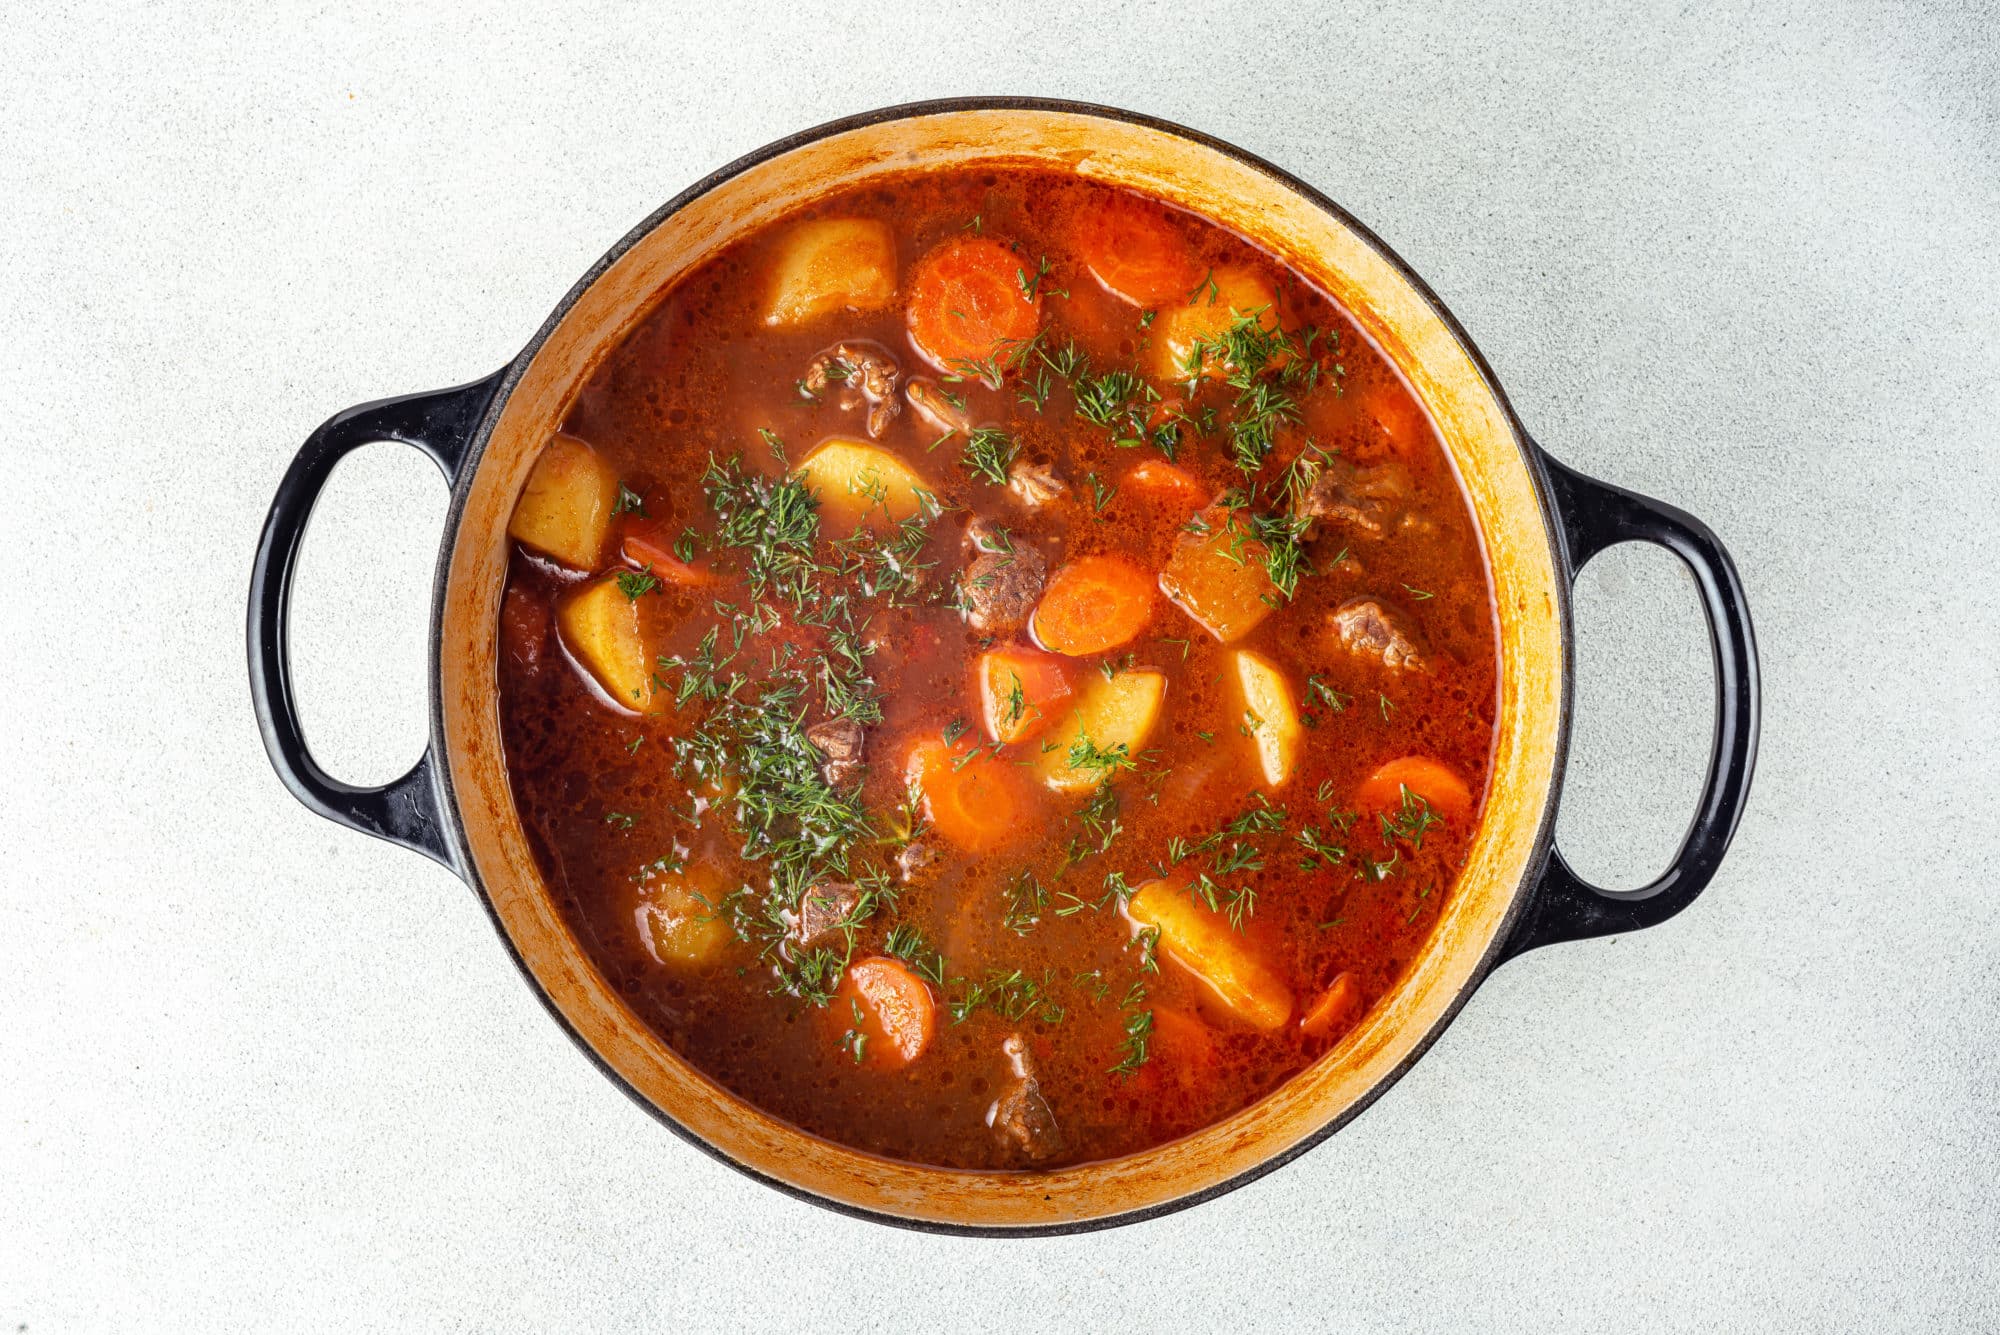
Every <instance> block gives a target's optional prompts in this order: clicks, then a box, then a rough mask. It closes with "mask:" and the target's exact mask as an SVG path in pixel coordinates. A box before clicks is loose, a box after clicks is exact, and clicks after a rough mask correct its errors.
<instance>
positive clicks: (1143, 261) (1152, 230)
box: [1072, 195, 1202, 307]
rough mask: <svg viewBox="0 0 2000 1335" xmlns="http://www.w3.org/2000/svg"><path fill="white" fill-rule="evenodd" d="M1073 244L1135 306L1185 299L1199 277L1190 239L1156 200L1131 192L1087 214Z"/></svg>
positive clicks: (1085, 261)
mask: <svg viewBox="0 0 2000 1335" xmlns="http://www.w3.org/2000/svg"><path fill="white" fill-rule="evenodd" d="M1072 245H1073V246H1074V247H1075V249H1076V253H1077V255H1078V256H1079V257H1080V258H1081V259H1082V260H1083V264H1084V267H1085V268H1086V269H1089V270H1090V273H1091V276H1092V277H1093V278H1095V279H1097V281H1098V282H1100V283H1102V284H1103V285H1104V288H1105V290H1106V291H1107V292H1110V293H1111V294H1112V295H1113V296H1116V297H1122V298H1123V299H1124V300H1126V301H1129V302H1131V303H1132V304H1133V305H1135V306H1154V307H1157V306H1160V305H1162V304H1164V303H1166V302H1169V301H1180V302H1184V301H1186V300H1187V297H1188V292H1189V291H1190V290H1191V289H1192V288H1193V287H1194V285H1195V284H1196V283H1198V282H1200V281H1201V275H1202V270H1201V267H1200V265H1199V264H1198V263H1197V262H1196V260H1195V256H1194V251H1193V249H1192V248H1190V247H1189V245H1188V243H1187V239H1186V238H1185V237H1183V236H1182V235H1181V234H1180V232H1179V231H1177V230H1176V229H1175V227H1174V225H1173V224H1172V223H1171V222H1169V221H1168V220H1167V218H1166V216H1165V215H1164V214H1163V213H1161V211H1160V210H1159V208H1158V207H1157V206H1155V205H1151V204H1147V203H1144V202H1142V201H1140V200H1137V199H1133V198H1131V197H1129V196H1124V195H1121V196H1118V197H1116V198H1114V199H1113V200H1111V201H1110V202H1109V203H1108V204H1106V205H1105V206H1103V207H1101V208H1093V209H1091V210H1090V211H1089V212H1088V213H1087V214H1085V215H1084V217H1083V220H1082V222H1081V223H1080V224H1079V226H1078V227H1077V229H1076V235H1075V237H1074V239H1073V241H1072Z"/></svg>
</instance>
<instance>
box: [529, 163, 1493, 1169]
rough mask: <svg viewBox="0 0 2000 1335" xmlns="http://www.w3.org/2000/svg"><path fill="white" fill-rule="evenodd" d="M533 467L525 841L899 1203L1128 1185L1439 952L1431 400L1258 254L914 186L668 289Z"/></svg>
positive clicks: (821, 218) (721, 1043)
mask: <svg viewBox="0 0 2000 1335" xmlns="http://www.w3.org/2000/svg"><path fill="white" fill-rule="evenodd" d="M823 224H828V225H823ZM1190 331H1192V332H1190ZM1169 345H1172V347H1173V349H1175V350H1173V351H1171V352H1169V351H1163V348H1167V347H1168V346H1169ZM816 361H817V362H818V366H817V370H815V363H816ZM890 372H893V378H891V377H890V375H889V373H890ZM917 382H922V383H920V384H919V383H917ZM920 401H921V404H924V405H928V406H929V407H930V408H931V409H933V410H934V411H933V412H932V413H928V414H927V412H926V411H925V409H924V407H923V406H920ZM889 405H894V407H893V409H892V408H891V407H890V406H889ZM871 427H873V428H876V429H878V430H879V434H871ZM564 434H565V436H566V437H567V438H568V439H566V440H563V441H562V442H561V443H560V444H558V445H552V447H551V448H550V450H549V451H548V452H547V453H546V454H545V455H544V458H543V461H542V463H541V464H540V465H538V468H537V473H536V477H535V478H534V479H533V480H531V483H530V487H529V490H528V492H527V494H526V495H525V497H524V499H523V501H522V503H521V508H520V509H519V510H518V511H517V513H516V516H515V523H514V525H513V531H514V532H515V534H516V537H517V539H518V540H517V542H516V546H515V551H514V554H513V557H512V563H511V568H510V571H509V576H508V589H507V594H506V599H505V602H504V605H503V613H502V621H501V640H502V654H501V681H500V699H501V712H502V722H503V726H504V734H505V739H506V748H507V763H508V769H509V773H510V775H511V778H512V782H513V785H514V792H515V796H516V800H517V802H518V805H519V809H520V812H521V816H522V819H523V821H524V823H525V825H526V828H527V830H528V832H529V835H530V838H531V840H532V842H533V844H534V846H535V849H536V852H537V856H538V857H539V859H540V861H541V864H542V867H543V869H544V871H545V873H546V875H547V878H548V881H549V884H550V885H551V887H552V888H553V891H554V893H555V894H556V895H557V896H558V897H559V899H560V901H561V903H562V905H563V908H564V910H565V911H566V913H567V915H568V917H569V920H570V922H571V924H572V926H573V927H574V928H575V930H576V931H577V933H578V935H579V936H580V937H581V939H582V940H583V941H584V942H585V944H586V946H587V947H588V949H589V951H590V953H591V955H592V956H593V958H594V959H595V961H596V963H597V965H598V967H599V968H600V969H601V970H602V971H603V973H604V975H605V976H606V978H608V979H609V980H611V982H612V983H613V984H614V985H615V986H616V987H617V988H618V989H619V990H620V991H621V992H622V993H623V995H624V996H625V997H626V999H627V1000H628V1002H629V1003H630V1004H631V1005H632V1007H633V1008H634V1010H635V1011H636V1012H637V1013H638V1014H639V1015H640V1016H642V1017H643V1018H644V1019H645V1021H646V1022H647V1023H648V1024H649V1025H651V1026H652V1027H653V1029H654V1030H655V1031H657V1032H658V1034H659V1035H660V1036H661V1038H662V1039H663V1040H664V1041H665V1042H666V1043H668V1044H669V1045H670V1046H671V1047H672V1048H673V1049H674V1050H675V1051H676V1052H678V1053H680V1054H681V1055H682V1056H684V1057H685V1058H686V1059H687V1060H689V1061H690V1062H692V1063H693V1064H694V1065H695V1066H697V1067H698V1068H700V1069H701V1070H702V1071H704V1072H706V1073H707V1074H708V1075H709V1076H711V1077H712V1078H713V1079H715V1080H716V1081H718V1082H719V1083H721V1084H722V1085H724V1086H726V1087H728V1088H729V1089H731V1090H733V1091H735V1092H736V1093H737V1094H739V1095H741V1096H742V1097H744V1098H745V1099H747V1100H749V1101H750V1102H752V1103H754V1104H756V1105H757V1106H759V1107H761V1108H763V1109H765V1110H767V1111H769V1112H770V1113H773V1114H775V1115H777V1116H779V1117H782V1118H784V1119H786V1120H787V1121H789V1122H791V1123H793V1124H795V1125H797V1126H799V1127H801V1128H803V1129H805V1130H807V1131H810V1132H813V1133H816V1134H818V1135H821V1136H825V1137H827V1138H829V1139H831V1140H835V1141H839V1142H841V1143H843V1144H847V1145H850V1146H854V1147H856V1148H858V1149H862V1150H867V1151H872V1152H876V1153H879V1154H883V1155H888V1156H892V1157H894V1158H898V1159H905V1160H912V1161H916V1162H921V1163H928V1164H937V1165H945V1166H950V1167H961V1168H983V1169H991V1168H1018V1169H1023V1170H1033V1169H1037V1168H1046V1167H1052V1166H1058V1165H1062V1164H1070V1163H1076V1162H1082V1161H1088V1160H1095V1159H1103V1158H1108V1157H1113V1156H1117V1155H1123V1154H1129V1153H1132V1152H1135V1151H1139V1150H1143V1149H1146V1148H1148V1147H1150V1146H1154V1145H1157V1144H1160V1143H1161V1142H1164V1141H1167V1140H1171V1139H1173V1138H1175V1137H1179V1136H1182V1135H1185V1134H1187V1133H1189V1132H1192V1131H1195V1130H1197V1129H1199V1128H1201V1127H1203V1126H1205V1125H1207V1124H1209V1123H1212V1122H1214V1121H1216V1120H1218V1119H1220V1118H1223V1117H1226V1116H1228V1115H1229V1114H1231V1113H1233V1112H1236V1111H1237V1110H1239V1109H1241V1108H1243V1107H1245V1106H1246V1105H1248V1104H1250V1103H1252V1102H1253V1101H1255V1100H1256V1099H1258V1098H1260V1097H1261V1096H1263V1095H1265V1094H1267V1093H1269V1092H1271V1091H1272V1090H1273V1089H1275V1088H1276V1087H1277V1086H1279V1085H1280V1084H1282V1083H1283V1082H1284V1081H1285V1080H1286V1079H1287V1078H1289V1077H1290V1076H1292V1075H1294V1074H1295V1073H1297V1072H1298V1071H1299V1070H1301V1069H1302V1068H1303V1067H1305V1066H1306V1065H1307V1064H1308V1063H1310V1062H1312V1061H1313V1060H1315V1059H1316V1058H1318V1057H1319V1056H1321V1055H1322V1054H1324V1053H1325V1052H1327V1051H1329V1050H1330V1049H1331V1048H1332V1047H1334V1046H1335V1045H1336V1044H1337V1043H1339V1041H1340V1040H1341V1038H1342V1036H1343V1035H1345V1034H1346V1033H1347V1032H1348V1031H1349V1030H1350V1029H1351V1028H1352V1027H1353V1026H1354V1025H1355V1024H1356V1023H1357V1022H1358V1021H1359V1020H1360V1018H1361V1017H1362V1016H1363V1015H1364V1014H1365V1013H1366V1010H1367V1008H1368V1007H1369V1006H1370V1005H1371V1004H1373V1003H1374V1002H1375V1001H1377V1000H1378V999H1380V998H1381V997H1382V996H1383V994H1384V993H1386V992H1387V991H1388V990H1389V989H1390V988H1392V987H1393V986H1394V985H1395V983H1396V981H1397V979H1398V978H1399V977H1400V976H1401V975H1402V973H1403V971H1404V970H1405V969H1406V968H1407V967H1408V966H1409V964H1410V961H1411V960H1412V958H1413V957H1414V956H1415V955H1416V954H1417V952H1419V951H1420V950H1422V949H1423V946H1424V942H1425V940H1426V938H1427V936H1428V934H1429V933H1430V931H1431V929H1432V926H1433V925H1434V923H1435V922H1436V921H1437V919H1438V915H1439V913H1440V911H1441V910H1442V908H1443V907H1444V905H1445V903H1446V901H1447V900H1448V898H1449V896H1450V895H1451V893H1452V889H1453V882H1454V880H1455V878H1456V877H1457V875H1458V872H1459V870H1460V868H1461V866H1462V863H1463V860H1464V856H1465V851H1466V848H1467V846H1468V843H1469V840H1470V838H1471V834H1472V830H1473V825H1474V822H1475V821H1476V819H1477V815H1478V809H1479V804H1480V801H1481V798H1482V794H1483V791H1484V786H1485V781H1486V774H1487V767H1488V756H1489V752H1490V749H1491V746H1492V739H1493V725H1494V707H1495V706H1494V702H1495V669H1496V657H1497V644H1496V639H1495V631H1494V617H1493V611H1492V605H1491V598H1492V594H1491V588H1490V585H1489V582H1488V578H1487V574H1486V569H1485V565H1484V561H1483V558H1482V553H1481V549H1480V545H1479V541H1478V537H1477V534H1476V531H1475V529H1474V526H1473V524H1472V521H1471V518H1470V516H1469V514H1468V512H1467V508H1466V504H1465V501H1464V498H1463V496H1462V494H1461V492H1460V490H1459V488H1458V485H1457V481H1456V478H1455V475H1454V473H1453V471H1452V469H1451V466H1450V464H1449V462H1448V460H1447V458H1446V456H1445V454H1444V451H1443V449H1442V447H1441V445H1440V442H1439V440H1438V438H1437V436H1436V433H1435V429H1434V427H1433V425H1432V424H1431V422H1430V420H1429V419H1428V417H1427V416H1426V414H1425V413H1424V410H1423V408H1422V407H1421V405H1420V404H1419V403H1418V402H1417V400H1416V399H1415V398H1414V396H1413V395H1412V394H1411V392H1410V390H1409V389H1408V387H1407V386H1406V385H1405V384H1404V383H1403V382H1402V380H1401V379H1400V378H1399V377H1398V375H1397V373H1396V371H1395V370H1394V368H1393V367H1392V366H1391V365H1390V364H1389V362H1388V361H1387V360H1386V359H1385V358H1384V357H1383V355H1382V354H1381V353H1380V351H1379V350H1377V349H1376V348H1375V347H1374V346H1373V345H1372V344H1371V342H1370V341H1369V340H1368V338H1367V337H1366V336H1365V335H1364V334H1363V333H1362V331H1361V329H1360V328H1359V326H1358V325H1357V324H1356V323H1355V322H1354V320H1353V319H1352V318H1351V317H1350V316H1349V315H1348V314H1347V313H1346V312H1345V311H1343V310H1342V309H1341V308H1340V307H1339V306H1338V305H1337V304H1335V303H1334V302H1333V301H1331V300H1330V299H1329V298H1328V297H1327V296H1326V295H1325V294H1324V293H1322V292H1321V291H1319V290H1317V289H1316V288H1314V287H1313V286H1312V285H1311V284H1309V283H1308V282H1306V281H1305V280H1304V279H1302V278H1301V277H1300V276H1299V275H1298V274H1297V273H1295V272H1293V271H1292V270H1290V269H1289V268H1287V266H1286V265H1285V264H1284V263H1283V262H1282V261H1281V260H1280V259H1278V258H1277V257H1275V256H1273V255H1270V254H1268V253H1266V252H1263V251H1261V250H1259V249H1257V248H1255V247H1254V246H1252V245H1250V244H1249V243H1247V242H1246V241H1245V240H1244V239H1243V238H1241V237H1239V236H1237V235H1235V234H1233V233H1231V232H1229V231H1227V230H1224V229H1222V228H1220V227H1218V226H1216V225H1214V224H1211V223H1208V222H1206V221H1204V220H1202V219H1200V218H1198V217H1195V216H1192V215H1190V214H1187V213H1184V212H1179V211H1176V210H1173V209H1170V208H1168V207H1166V206H1163V205H1159V204H1156V203H1153V202H1151V201H1147V200H1143V199H1140V198H1137V197H1135V196H1130V195H1125V194H1122V193H1119V192H1116V191H1114V190H1112V189H1110V188H1107V187H1105V186H1101V185H1097V184H1093V183H1089V182H1085V181H1082V180H1079V179H1076V178H1073V177H1069V176H1065V175H1060V174H1055V173H1048V172H1043V171H1031V170H1003V171H981V172H964V171H940V172H930V173H924V174H919V175H912V176H910V177H908V178H904V179H898V180H895V181H892V182H889V183H884V184H878V185H875V186H872V187H870V188H868V189H865V190H860V191H856V192H852V193H848V194H843V195H838V196H832V197H829V198H827V199H825V200H822V201H820V202H818V203H816V204H815V205H813V206H812V207H810V208H808V209H805V210H803V211H801V212H800V213H798V214H796V215H794V216H792V217H789V218H787V219H785V220H783V221H781V222H779V223H776V224H774V225H772V226H769V227H766V228H763V229H761V230H759V231H757V232H754V233H751V234H749V235H747V236H745V237H744V238H742V239H741V240H740V241H738V242H737V243H735V244H733V245H731V246H730V247H728V248H727V249H726V250H724V251H723V252H722V253H720V254H719V255H717V256H716V257H715V258H714V259H712V260H711V261H710V262H708V263H707V264H705V265H703V266H702V267H701V268H699V269H697V270H695V271H694V272H692V273H690V274H689V275H687V276H686V277H685V278H684V279H683V280H682V281H680V282H679V283H678V284H676V285H675V286H674V287H673V288H672V289H671V290H669V291H667V292H665V293H663V294H662V297H661V300H660V302H659V304H658V306H657V307H656V308H655V309H654V310H653V312H652V313H651V314H650V315H649V316H648V317H647V318H646V319H645V320H643V321H642V322H641V323H640V324H639V325H638V326H637V327H636V328H635V329H634V330H633V331H632V333H631V334H630V336H629V337H628V338H627V339H626V340H625V341H624V343H623V345H622V346H620V347H619V348H618V349H617V350H616V352H615V353H614V354H613V355H611V356H610V357H609V358H608V359H607V360H606V361H605V363H604V364H603V366H602V367H601V368H600V369H599V370H598V371H597V373H596V374H595V375H594V376H593V378H592V379H591V381H590V382H589V384H588V385H587V387H586V388H585V389H584V390H583V391H582V392H581V393H580V395H579V396H578V398H577V400H576V402H575V404H574V405H573V407H572V409H571V411H570V413H569V416H568V419H567V421H566V424H565V427H564ZM829 439H838V440H841V441H845V442H847V443H846V444H845V445H840V446H837V447H836V448H835V449H833V450H832V451H830V452H825V451H822V449H821V447H822V446H823V443H824V442H826V441H828V440H829ZM878 452H879V453H878ZM885 461H886V462H885ZM802 469H803V471H801V470H802ZM906 470H907V471H906ZM911 479H914V490H913V489H912V488H911V486H910V485H908V484H909V483H910V482H911ZM815 500H816V501H817V506H816V507H815V505H814V501H815ZM857 511H865V513H859V514H857ZM1225 636H1227V637H1229V638H1227V640H1226V642H1225V639H1224V638H1223V637H1225ZM1058 649H1061V650H1067V651H1068V652H1052V651H1053V650H1058ZM991 653H1001V654H1010V655H1012V656H1011V657H1001V658H988V657H984V656H985V655H988V654H991ZM1017 688H1018V689H1017ZM1065 688H1066V690H1067V694H1063V693H1062V692H1063V691H1064V690H1065ZM1267 716H1268V717H1267ZM841 719H845V720H846V722H844V723H840V725H839V726H837V727H835V728H832V729H827V728H825V727H823V726H822V725H825V724H827V723H828V722H829V721H830V720H841ZM808 732H810V733H811V734H812V736H811V740H808V739H807V737H806V734H807V733H808ZM996 736H998V737H1003V738H1006V739H1007V740H996ZM857 741H858V750H859V754H858V756H855V755H850V752H851V751H853V750H854V749H855V747H856V744H857ZM1394 762H1401V763H1400V764H1399V765H1398V764H1394ZM1385 767H1389V768H1385ZM802 919H803V921H802Z"/></svg>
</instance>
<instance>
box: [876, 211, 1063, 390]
mask: <svg viewBox="0 0 2000 1335" xmlns="http://www.w3.org/2000/svg"><path fill="white" fill-rule="evenodd" d="M1036 268H1037V265H1036V264H1035V263H1033V262H1032V261H1029V260H1028V259H1026V258H1025V257H1024V256H1021V255H1017V254H1016V253H1015V252H1013V251H1011V250H1009V249H1008V248H1007V247H1005V246H1003V245H1001V244H1000V243H999V242H998V241H995V240H993V239H992V238H990V237H983V236H956V237H953V238H952V239H951V240H949V241H946V242H944V243H942V244H941V245H938V246H935V247H933V248H932V249H931V250H930V252H929V253H928V254H926V255H925V256H924V257H923V258H922V259H921V260H918V261H917V267H916V271H915V273H913V274H912V275H911V278H910V302H909V313H908V320H909V327H910V339H911V341H912V342H914V343H915V344H916V345H917V350H918V351H919V352H921V353H923V354H924V356H926V357H928V358H930V360H931V361H932V362H933V363H935V364H936V365H937V366H938V367H940V368H941V369H943V370H947V371H960V372H965V371H968V370H969V369H970V366H971V365H972V364H975V363H980V362H985V361H988V360H989V359H991V358H993V357H995V356H998V355H1001V354H1004V353H1005V352H1006V350H1007V349H1008V347H1009V346H1011V345H1013V344H1018V343H1021V342H1023V341H1025V340H1027V339H1030V338H1033V337H1034V336H1035V330H1037V329H1038V328H1040V327H1041V322H1042V298H1041V293H1040V290H1039V289H1037V290H1036V292H1035V295H1034V297H1033V298H1032V299H1031V298H1030V297H1029V296H1028V292H1027V288H1028V287H1029V286H1031V285H1032V284H1033V282H1034V280H1033V278H1032V277H1030V276H1029V275H1030V274H1031V273H1032V272H1033V271H1034V270H1035V269H1036Z"/></svg>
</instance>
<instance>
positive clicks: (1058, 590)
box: [1033, 556, 1154, 657]
mask: <svg viewBox="0 0 2000 1335" xmlns="http://www.w3.org/2000/svg"><path fill="white" fill-rule="evenodd" d="M1153 594H1154V590H1153V577H1152V576H1151V575H1149V574H1147V573H1146V572H1145V571H1143V570H1141V569H1140V568H1139V567H1138V566H1135V565H1133V564H1132V563H1131V562H1130V561H1126V560H1124V559H1122V558H1120V557H1116V556H1086V557H1082V558H1080V559H1078V560H1075V561H1072V562H1070V563H1069V564H1068V565H1066V566H1064V567H1063V568H1062V569H1060V570H1058V571H1056V573H1055V574H1054V575H1053V576H1051V577H1050V579H1049V583H1048V587H1047V588H1046V589H1045V590H1044V591H1043V593H1042V601H1041V602H1040V603H1039V604H1038V605H1037V606H1036V608H1035V616H1034V623H1033V627H1034V632H1035V638H1036V639H1037V640H1039V641H1040V642H1041V644H1042V646H1043V647H1044V648H1047V649H1053V650H1055V651H1056V652H1057V653H1059V654H1069V655H1071V656H1072V657H1074V656H1077V655H1081V654H1097V653H1103V652H1104V651H1105V650H1106V649H1115V648H1117V647H1118V646H1119V645H1121V644H1123V643H1125V642H1126V641H1127V640H1129V639H1131V638H1132V637H1133V636H1135V635H1137V634H1138V633H1139V632H1140V631H1142V630H1144V629H1145V628H1146V623H1147V622H1149V621H1151V620H1152V619H1153Z"/></svg>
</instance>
